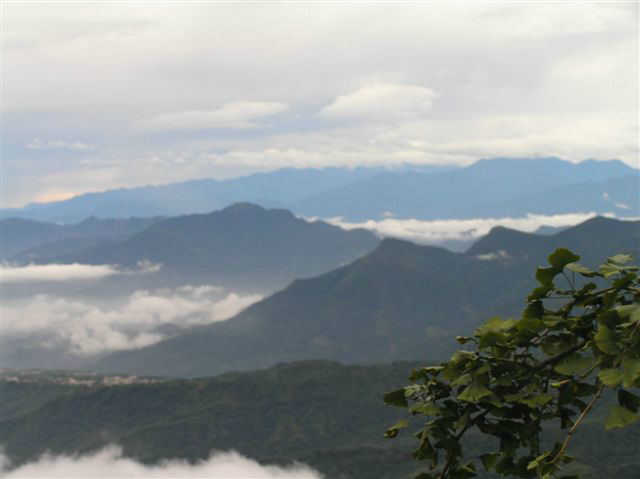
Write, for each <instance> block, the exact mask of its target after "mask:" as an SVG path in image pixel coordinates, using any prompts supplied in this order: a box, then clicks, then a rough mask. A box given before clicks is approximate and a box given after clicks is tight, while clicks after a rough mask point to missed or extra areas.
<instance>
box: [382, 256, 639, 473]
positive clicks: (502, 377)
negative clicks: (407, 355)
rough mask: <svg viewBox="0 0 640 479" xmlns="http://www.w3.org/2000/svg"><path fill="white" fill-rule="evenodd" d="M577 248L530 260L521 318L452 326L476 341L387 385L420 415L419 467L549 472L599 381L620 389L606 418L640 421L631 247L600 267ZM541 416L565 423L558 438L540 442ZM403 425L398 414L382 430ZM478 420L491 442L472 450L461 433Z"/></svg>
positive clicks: (616, 423) (398, 402)
mask: <svg viewBox="0 0 640 479" xmlns="http://www.w3.org/2000/svg"><path fill="white" fill-rule="evenodd" d="M579 259H580V257H579V256H577V255H575V254H573V253H572V252H571V251H569V250H567V249H564V248H561V249H558V250H556V251H555V252H554V253H553V254H551V255H550V256H549V258H548V260H549V266H548V267H540V268H538V269H537V272H536V275H535V276H536V279H537V281H538V282H539V286H538V287H537V288H535V289H534V290H533V291H532V293H531V294H530V295H529V296H528V298H527V306H526V309H525V310H524V312H523V314H522V317H521V319H519V320H514V319H507V320H503V319H501V318H499V317H493V318H491V319H489V320H488V321H487V322H486V323H484V324H483V325H482V326H480V327H479V328H478V329H477V330H476V331H475V334H474V335H473V336H468V337H457V338H456V339H457V340H458V342H459V343H461V344H473V345H475V348H474V350H473V351H458V352H456V353H455V354H454V355H453V356H452V357H451V359H450V360H449V361H448V362H446V363H444V364H442V365H440V366H433V367H423V368H421V369H416V370H414V371H413V374H412V377H411V379H412V381H414V384H412V385H410V386H407V387H404V388H402V389H398V390H396V391H393V392H390V393H388V394H387V395H386V396H385V402H386V403H387V404H391V405H394V406H399V407H402V408H407V409H408V411H409V413H411V414H412V415H424V416H427V417H428V422H426V424H425V425H424V427H422V429H420V430H419V431H418V432H417V433H416V437H417V438H418V440H419V441H420V442H419V446H418V447H417V449H416V450H415V451H413V456H414V457H415V458H416V459H419V460H426V461H429V470H430V472H429V473H422V474H420V475H419V476H417V477H418V478H420V479H433V478H437V479H464V478H470V477H475V476H477V475H478V474H480V470H481V468H482V467H483V468H484V469H485V470H486V471H488V472H490V473H493V474H497V475H500V476H509V477H521V478H529V477H541V478H544V479H550V478H552V477H555V476H557V475H559V474H561V473H562V472H561V471H562V470H563V466H564V465H565V464H567V463H570V462H571V461H572V460H573V458H572V457H571V456H570V455H569V454H568V453H567V451H568V448H569V445H570V442H571V439H572V436H573V434H574V432H576V430H577V429H578V427H579V426H580V424H581V423H582V424H584V422H585V417H586V416H587V414H588V413H589V412H590V411H591V410H592V408H593V407H594V405H595V403H596V402H597V401H598V399H599V398H601V396H603V394H605V393H606V392H607V390H615V391H616V392H617V403H616V404H612V405H610V407H609V411H608V415H607V418H606V422H605V428H606V429H614V428H622V427H625V426H628V425H630V424H632V423H634V422H635V421H637V420H638V408H639V407H640V396H638V395H636V394H635V393H633V392H632V391H631V390H632V389H634V388H637V387H638V386H640V282H639V280H638V273H637V271H638V267H636V266H628V263H629V262H630V261H631V257H630V256H628V255H617V256H613V257H611V258H609V259H608V260H607V262H606V263H604V264H603V265H601V266H600V268H599V270H598V271H592V270H590V269H588V268H586V267H585V266H583V265H581V264H580V263H577V261H578V260H579ZM576 275H577V278H576ZM558 280H560V281H563V282H566V283H568V286H566V287H559V286H558V285H557V284H556V282H557V283H559V282H560V281H558ZM578 281H580V282H581V284H578ZM546 423H551V424H557V423H559V426H560V428H561V429H563V430H567V432H566V433H564V432H563V433H562V435H563V436H564V439H561V440H558V441H555V442H553V443H552V444H550V445H547V444H546V442H545V441H543V440H542V434H541V433H542V432H543V426H545V424H546ZM407 426H408V422H407V421H400V422H398V423H397V424H395V425H394V426H392V427H391V428H389V429H388V430H387V433H386V436H387V437H389V438H393V437H395V436H397V434H398V432H399V430H400V429H402V428H404V427H407ZM474 430H477V431H478V432H479V436H480V437H476V438H475V439H476V441H477V440H481V441H482V443H483V445H484V446H485V449H487V450H486V451H483V452H481V453H480V454H478V457H475V458H474V459H471V460H469V458H468V457H465V454H464V452H463V449H465V447H466V446H465V444H464V442H463V436H465V434H466V433H467V432H469V431H474ZM492 438H495V440H493V439H492ZM494 442H497V444H496V447H495V448H493V447H491V446H492V445H493V444H494ZM478 460H479V461H478ZM562 477H564V478H567V479H568V478H570V477H578V476H574V475H564V476H562Z"/></svg>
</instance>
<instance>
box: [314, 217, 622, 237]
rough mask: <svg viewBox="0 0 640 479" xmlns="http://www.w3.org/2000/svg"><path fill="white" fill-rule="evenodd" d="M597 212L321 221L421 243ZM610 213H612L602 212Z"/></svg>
mask: <svg viewBox="0 0 640 479" xmlns="http://www.w3.org/2000/svg"><path fill="white" fill-rule="evenodd" d="M594 216H597V213H569V214H560V215H550V216H547V215H534V214H528V215H527V216H525V217H522V218H476V219H464V220H435V221H423V220H416V219H396V218H385V219H382V220H378V221H377V220H368V221H363V222H361V223H349V222H347V221H344V220H343V219H342V218H329V219H325V220H323V221H326V222H327V223H331V224H333V225H336V226H340V227H341V228H345V229H353V228H364V229H368V230H370V231H373V232H374V233H376V234H377V235H379V236H388V237H393V238H401V239H406V240H410V241H413V242H416V243H421V244H438V243H441V242H443V241H447V240H475V239H477V238H479V237H481V236H484V235H486V234H487V233H489V231H491V228H493V227H495V226H504V227H507V228H511V229H516V230H520V231H525V232H528V233H532V232H534V231H535V230H537V229H538V228H540V227H541V226H552V227H561V226H573V225H576V224H578V223H582V222H583V221H586V220H588V219H590V218H593V217H594ZM605 216H613V215H605Z"/></svg>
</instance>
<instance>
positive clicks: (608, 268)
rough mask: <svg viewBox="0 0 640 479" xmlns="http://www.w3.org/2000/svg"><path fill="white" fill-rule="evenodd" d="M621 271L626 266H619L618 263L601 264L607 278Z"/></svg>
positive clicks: (602, 271)
mask: <svg viewBox="0 0 640 479" xmlns="http://www.w3.org/2000/svg"><path fill="white" fill-rule="evenodd" d="M621 271H624V267H623V266H618V265H617V264H611V263H605V264H602V265H600V272H601V273H602V275H603V276H604V277H605V278H608V277H609V276H613V275H614V274H617V273H620V272H621Z"/></svg>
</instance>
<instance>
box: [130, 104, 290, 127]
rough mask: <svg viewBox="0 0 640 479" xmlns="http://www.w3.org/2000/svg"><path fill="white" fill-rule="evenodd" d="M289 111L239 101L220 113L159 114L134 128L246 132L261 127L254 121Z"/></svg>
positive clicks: (187, 112) (221, 109) (222, 108)
mask: <svg viewBox="0 0 640 479" xmlns="http://www.w3.org/2000/svg"><path fill="white" fill-rule="evenodd" d="M288 108H289V106H288V105H286V104H284V103H277V102H260V101H237V102H231V103H225V104H224V105H222V107H221V108H220V109H218V110H208V111H206V110H188V111H178V112H173V113H162V114H160V115H157V116H154V117H152V118H148V119H146V120H141V121H138V122H136V123H134V126H135V127H137V128H140V129H143V130H152V131H172V130H204V129H214V128H229V129H233V130H244V129H251V128H260V126H261V125H260V124H259V123H257V122H256V121H255V120H259V119H262V118H264V117H267V116H271V115H275V114H277V113H282V112H283V111H286V110H287V109H288Z"/></svg>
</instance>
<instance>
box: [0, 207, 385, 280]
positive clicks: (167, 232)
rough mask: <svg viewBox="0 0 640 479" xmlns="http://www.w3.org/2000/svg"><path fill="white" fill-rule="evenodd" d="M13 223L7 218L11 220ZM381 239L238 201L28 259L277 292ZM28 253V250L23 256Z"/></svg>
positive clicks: (44, 251) (351, 257) (357, 254)
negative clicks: (149, 271) (157, 269)
mask: <svg viewBox="0 0 640 479" xmlns="http://www.w3.org/2000/svg"><path fill="white" fill-rule="evenodd" d="M7 221H8V220H7ZM378 242H379V240H378V238H377V237H376V236H374V235H373V234H372V233H370V232H368V231H365V230H362V229H354V230H349V231H346V230H343V229H341V228H339V227H337V226H332V225H329V224H327V223H324V222H322V221H313V222H309V221H305V220H302V219H299V218H296V217H295V216H294V215H293V214H292V213H291V212H289V211H287V210H283V209H265V208H262V207H260V206H257V205H253V204H250V203H237V204H234V205H232V206H229V207H227V208H224V209H223V210H220V211H214V212H212V213H208V214H194V215H184V216H178V217H175V218H168V219H164V220H161V221H160V220H158V221H155V222H153V224H150V225H149V226H148V227H147V228H146V229H144V230H142V231H140V232H138V233H136V234H132V235H130V236H129V237H127V238H126V239H124V240H121V241H103V242H101V243H99V244H96V245H91V246H89V247H88V248H84V249H80V250H79V251H76V252H73V253H70V252H65V254H61V255H56V254H55V253H56V250H55V249H51V250H49V249H48V247H41V248H39V251H41V256H36V255H35V254H33V251H32V254H31V255H30V256H29V258H28V259H29V262H36V263H63V264H65V263H82V264H111V265H119V266H122V267H126V268H135V266H136V265H137V264H138V263H140V262H141V261H148V262H151V263H154V264H157V263H160V264H161V265H162V274H164V275H173V276H178V277H181V278H184V279H185V280H187V281H188V282H190V283H191V284H192V283H193V282H194V281H196V282H197V281H207V282H212V283H214V284H216V285H222V286H228V287H236V288H245V289H246V288H248V287H252V288H258V287H261V288H262V289H263V290H268V291H274V290H276V289H279V288H281V287H284V286H286V285H287V284H288V283H289V282H291V281H293V280H294V279H297V278H307V277H311V276H316V275H318V274H320V273H324V272H327V271H329V270H332V269H334V268H336V267H338V266H340V265H343V264H346V263H349V262H351V261H353V260H354V259H356V258H358V257H360V256H363V255H364V254H366V253H368V252H369V251H371V250H372V249H373V248H375V247H376V245H377V244H378ZM23 256H24V255H23Z"/></svg>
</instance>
